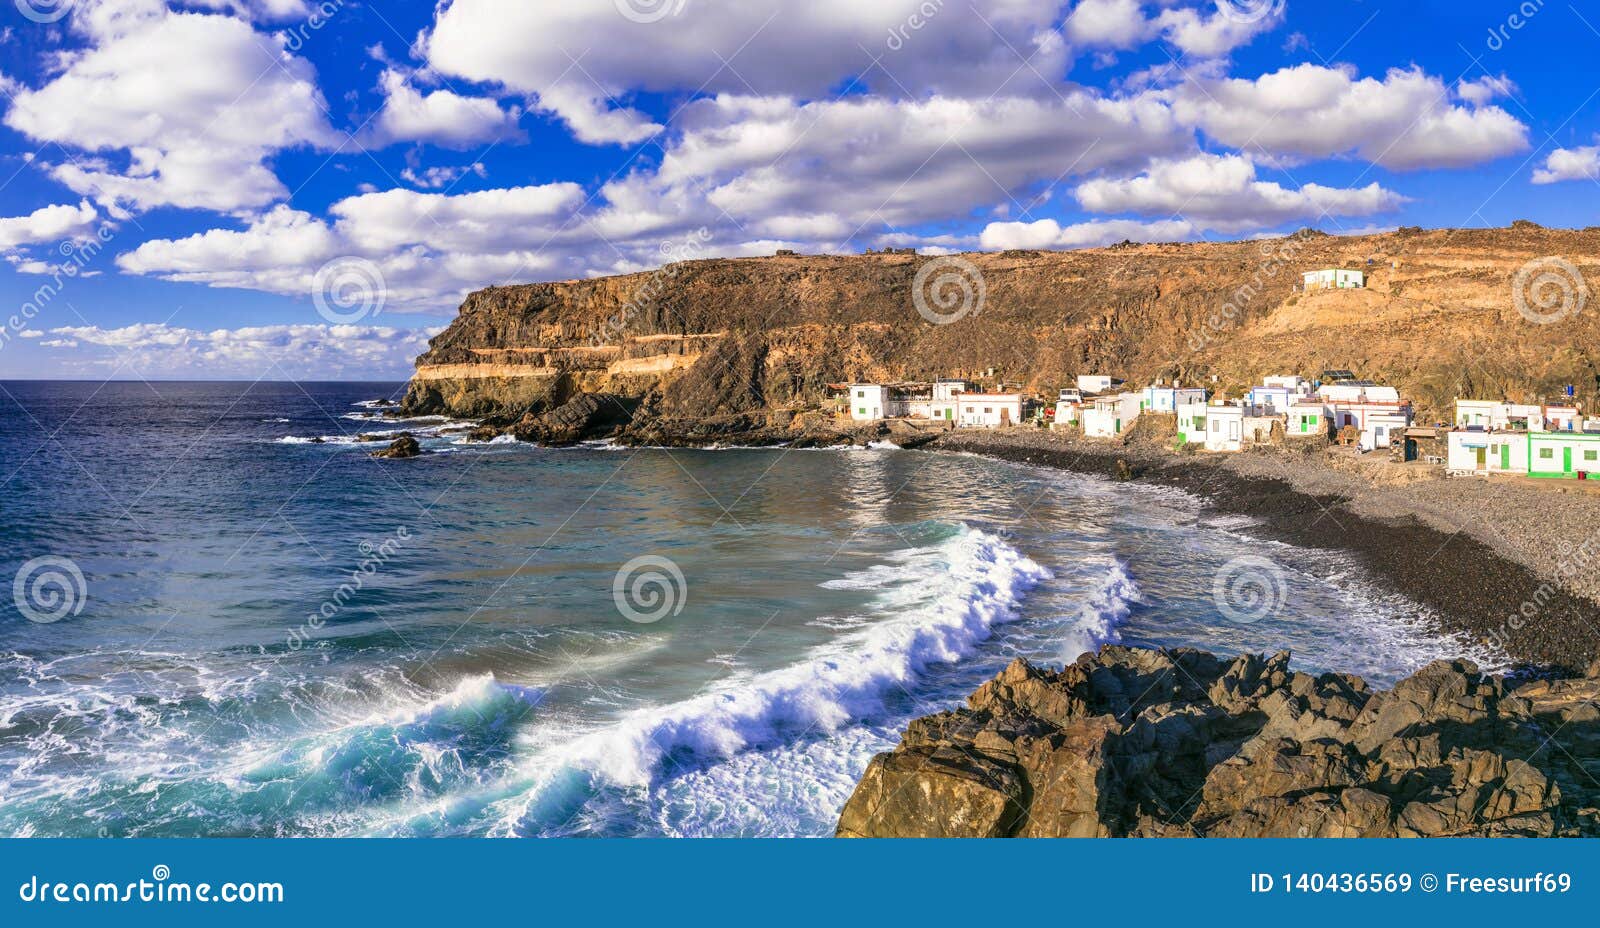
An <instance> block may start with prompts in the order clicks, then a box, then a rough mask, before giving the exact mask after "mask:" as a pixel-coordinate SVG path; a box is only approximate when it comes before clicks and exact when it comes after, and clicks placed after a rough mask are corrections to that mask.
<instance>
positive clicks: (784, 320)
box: [405, 224, 1600, 433]
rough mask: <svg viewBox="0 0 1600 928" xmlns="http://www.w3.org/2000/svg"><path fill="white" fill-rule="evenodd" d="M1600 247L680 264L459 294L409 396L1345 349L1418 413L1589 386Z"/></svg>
mask: <svg viewBox="0 0 1600 928" xmlns="http://www.w3.org/2000/svg"><path fill="white" fill-rule="evenodd" d="M1596 255H1600V230H1585V231H1566V230H1549V229H1542V228H1539V227H1536V226H1531V225H1528V224H1519V225H1518V226H1516V227H1513V228H1511V229H1475V230H1441V231H1422V230H1418V229H1409V230H1400V231H1397V232H1393V233H1388V234H1383V235H1372V236H1362V237H1332V236H1327V235H1322V234H1320V233H1315V232H1307V233H1301V234H1298V235H1295V236H1289V237H1286V238H1281V239H1271V240H1263V241H1252V242H1233V243H1204V244H1185V245H1133V244H1125V245H1122V246H1114V247H1111V248H1105V249H1097V250H1086V251H1070V252H1045V251H1010V252H1003V253H998V254H968V255H963V256H960V259H961V261H963V262H965V267H964V268H963V267H958V266H954V265H952V263H951V262H949V261H948V260H945V259H936V258H930V257H924V256H917V255H906V254H869V255H859V256H850V257H837V256H775V257H767V258H744V259H713V260H700V261H687V262H680V263H676V264H670V265H667V266H665V267H663V268H661V269H658V270H656V271H653V272H648V273H640V274H630V275H625V276H619V277H608V278H601V279H593V280H580V281H564V282H559V283H543V284H529V285H521V286H510V287H494V288H490V289H487V290H482V291H479V292H477V293H474V294H472V295H471V296H469V297H468V299H467V300H466V302H465V303H463V304H462V306H461V310H460V314H459V316H458V317H457V318H456V320H455V321H454V322H453V323H452V324H451V325H450V326H449V328H447V329H446V330H445V331H444V332H442V333H440V334H439V335H438V336H436V337H435V338H434V339H433V341H432V343H431V347H430V349H429V350H428V352H427V353H425V354H424V355H422V356H421V357H420V358H418V360H417V371H416V375H415V377H414V379H413V381H412V383H411V385H410V389H409V391H408V394H407V397H406V401H405V405H406V406H407V407H408V408H409V409H412V410H417V411H430V412H447V413H449V414H452V415H458V416H468V417H475V418H493V419H495V420H497V421H501V422H502V423H503V424H506V425H510V424H511V423H514V422H517V421H518V420H521V419H523V417H524V416H525V415H527V414H530V413H531V414H532V416H533V417H534V418H537V417H539V416H541V415H547V414H549V413H552V412H553V411H555V410H557V409H559V407H561V406H562V405H563V404H565V403H567V402H569V401H571V400H573V399H575V398H578V397H581V396H584V395H591V394H592V395H597V396H600V397H619V398H624V399H626V400H627V403H626V404H623V405H624V411H625V415H622V416H621V417H620V421H619V419H618V417H617V416H616V415H614V414H615V413H616V412H617V410H616V409H614V408H613V409H612V411H611V413H609V414H608V415H607V416H606V417H605V420H604V421H603V422H601V423H599V424H598V425H595V426H593V427H591V426H590V425H589V424H588V423H587V422H585V421H583V420H579V421H578V422H577V429H576V431H578V432H585V431H589V432H593V431H595V430H600V431H607V432H628V431H634V432H638V431H641V430H644V431H650V430H653V431H655V432H657V433H673V432H681V431H682V427H681V426H682V425H683V424H684V423H700V425H701V427H702V428H709V429H710V430H711V431H712V432H713V433H715V432H748V431H761V430H768V431H772V432H774V433H781V432H782V431H784V430H799V429H803V428H804V427H806V426H807V425H808V424H812V423H813V422H814V418H813V417H817V416H821V415H823V414H824V410H823V406H824V403H825V399H826V391H827V385H828V384H829V383H840V382H847V381H852V380H871V381H884V380H899V379H929V378H933V377H936V376H976V375H979V374H981V373H983V372H986V371H989V370H991V369H993V370H994V371H995V372H996V374H997V375H999V376H1003V377H1004V378H1005V379H1006V380H1008V381H1019V382H1021V383H1023V384H1025V385H1027V386H1028V387H1030V388H1033V389H1037V390H1041V391H1050V390H1053V389H1055V388H1056V387H1058V386H1060V385H1063V384H1067V383H1070V381H1071V378H1072V376H1073V375H1075V374H1077V373H1079V372H1083V371H1104V372H1108V373H1113V374H1117V375H1120V376H1123V377H1125V378H1127V379H1128V380H1129V381H1130V382H1135V383H1139V382H1144V381H1147V380H1151V379H1154V378H1157V377H1165V378H1168V379H1172V378H1177V379H1180V380H1182V381H1185V382H1189V383H1205V384H1207V385H1212V386H1215V387H1218V388H1221V389H1223V390H1225V391H1228V392H1229V393H1230V394H1231V395H1237V394H1238V392H1239V391H1240V390H1241V389H1242V388H1243V387H1244V386H1245V385H1247V384H1249V383H1251V382H1253V381H1254V380H1255V379H1256V378H1258V377H1260V376H1261V375H1263V374H1268V373H1272V372H1282V371H1298V372H1310V373H1315V372H1317V371H1320V370H1322V369H1325V368H1349V369H1352V370H1355V371H1357V372H1359V373H1361V374H1363V375H1365V376H1370V377H1373V378H1376V379H1380V380H1383V381H1386V382H1389V383H1393V384H1396V385H1399V386H1400V387H1402V388H1403V389H1404V390H1405V391H1406V392H1407V393H1408V394H1410V395H1412V396H1413V397H1415V398H1416V399H1417V401H1418V403H1419V406H1420V407H1421V409H1422V411H1423V414H1424V416H1425V417H1426V418H1434V417H1437V416H1439V415H1443V414H1447V413H1448V410H1449V405H1450V402H1451V401H1452V400H1453V399H1454V397H1455V396H1456V395H1457V394H1458V393H1459V394H1471V395H1481V396H1496V397H1497V396H1500V395H1501V394H1507V395H1510V396H1511V397H1513V398H1518V399H1526V400H1533V399H1537V398H1541V397H1549V396H1551V395H1553V394H1554V393H1555V392H1556V391H1557V390H1559V389H1560V387H1561V386H1562V385H1564V384H1568V383H1572V384H1576V385H1577V386H1578V390H1579V398H1580V399H1588V400H1590V401H1592V400H1593V399H1594V395H1595V393H1596V387H1597V383H1600V380H1597V378H1600V364H1597V358H1596V357H1595V355H1594V352H1595V350H1596V346H1597V345H1600V338H1597V337H1596V336H1600V323H1597V321H1596V315H1597V312H1596V310H1595V309H1592V308H1586V306H1585V304H1586V302H1587V299H1588V295H1589V294H1588V287H1587V284H1586V283H1585V282H1584V280H1583V278H1584V277H1586V276H1592V275H1593V273H1594V272H1596V271H1597V270H1600V258H1596V257H1595V256H1596ZM1550 258H1559V259H1562V261H1563V262H1565V263H1564V264H1562V263H1556V262H1552V261H1550V260H1548V259H1550ZM1330 266H1343V267H1355V268H1361V269H1364V270H1366V271H1367V272H1368V274H1369V285H1368V287H1367V288H1366V289H1365V290H1345V291H1328V292H1315V293H1299V292H1296V289H1295V288H1296V285H1297V284H1298V282H1299V280H1300V273H1301V272H1302V271H1305V270H1309V269H1313V268H1318V267H1330ZM919 272H923V273H924V277H923V279H922V280H920V281H919V279H918V274H919ZM1563 288H1565V289H1563ZM1519 293H1520V294H1522V296H1521V298H1520V303H1519V297H1518V294H1519ZM919 296H920V297H921V298H922V306H923V307H924V308H926V309H928V310H930V313H929V314H928V315H925V314H924V313H922V312H919V311H918V297H919ZM1519 305H1520V306H1521V308H1522V309H1523V310H1525V311H1522V312H1519ZM930 315H931V316H932V317H933V318H940V319H944V318H953V319H954V321H950V322H948V324H935V323H934V322H930V321H929V316H930ZM1532 320H1538V321H1532ZM1213 378H1215V380H1213ZM608 405H609V404H608ZM824 417H825V416H824ZM707 423H709V425H707ZM530 424H531V423H530ZM571 425H572V422H571V421H567V422H564V423H563V422H556V423H550V422H546V423H544V424H543V425H533V431H534V432H538V431H539V430H540V429H542V428H548V427H561V426H571ZM569 430H570V429H569Z"/></svg>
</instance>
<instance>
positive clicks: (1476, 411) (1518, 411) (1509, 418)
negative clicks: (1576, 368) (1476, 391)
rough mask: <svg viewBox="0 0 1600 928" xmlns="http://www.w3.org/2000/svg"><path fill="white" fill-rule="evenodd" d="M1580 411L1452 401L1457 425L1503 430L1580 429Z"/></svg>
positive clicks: (1556, 407)
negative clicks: (1454, 403) (1454, 404)
mask: <svg viewBox="0 0 1600 928" xmlns="http://www.w3.org/2000/svg"><path fill="white" fill-rule="evenodd" d="M1580 422H1582V413H1581V411H1580V410H1579V408H1578V407H1577V406H1568V405H1558V406H1541V405H1539V404H1537V403H1502V402H1496V401H1494V400H1462V399H1458V400H1456V426H1457V427H1458V428H1484V429H1506V430H1511V431H1519V430H1520V431H1528V432H1576V431H1580V430H1581V429H1580V425H1579V423H1580Z"/></svg>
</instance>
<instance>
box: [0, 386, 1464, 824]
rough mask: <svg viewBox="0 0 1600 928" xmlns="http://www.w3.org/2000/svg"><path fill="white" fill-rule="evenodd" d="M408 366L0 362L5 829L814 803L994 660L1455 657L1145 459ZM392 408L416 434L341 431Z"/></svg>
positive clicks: (634, 820)
mask: <svg viewBox="0 0 1600 928" xmlns="http://www.w3.org/2000/svg"><path fill="white" fill-rule="evenodd" d="M402 390H403V385H402V384H394V383H384V384H327V383H323V384H310V383H306V384H292V383H256V384H243V383H152V384H145V383H110V384H94V383H40V382H8V383H3V384H0V409H3V410H4V411H3V412H0V479H4V484H3V487H0V512H3V519H0V587H4V586H9V587H10V589H11V594H12V595H10V596H4V595H3V594H0V603H3V605H0V834H4V835H21V836H26V835H88V836H94V835H107V836H164V835H264V836H274V835H284V836H292V835H398V836H431V835H451V836H640V835H650V836H676V835H684V836H814V835H828V834H831V833H832V831H833V827H834V824H835V821H836V818H837V815H838V812H839V810H840V808H841V807H842V806H843V804H844V802H845V800H846V798H848V796H849V794H850V791H851V789H852V788H853V786H854V783H855V780H856V778H857V777H858V776H859V775H860V773H861V772H862V770H863V769H864V768H865V766H866V764H867V762H868V760H869V759H870V758H871V757H872V755H873V754H874V753H876V752H879V751H883V750H887V749H889V748H890V747H892V746H893V745H894V743H895V742H896V741H897V740H898V736H899V733H900V731H901V730H903V728H904V726H905V725H906V723H907V722H908V721H909V720H911V719H913V718H915V717H917V716H919V715H923V714H927V713H930V712H936V711H940V710H944V709H950V708H954V707H957V706H960V705H962V704H963V702H964V700H965V697H966V695H967V694H968V693H969V692H970V691H971V690H972V689H973V688H974V687H976V686H977V685H978V684H979V683H981V682H982V681H983V680H985V679H986V678H988V677H990V676H992V675H993V674H994V673H995V672H996V671H998V670H999V669H1000V668H1002V667H1003V666H1005V664H1006V663H1008V662H1009V661H1011V660H1013V659H1014V658H1017V657H1025V658H1027V659H1029V660H1032V661H1035V662H1039V663H1044V664H1053V665H1060V664H1062V663H1064V662H1069V661H1071V660H1073V659H1074V658H1075V657H1076V656H1077V655H1078V654H1079V653H1081V652H1083V651H1084V650H1087V649H1091V648H1094V647H1097V646H1098V645H1100V644H1102V643H1105V642H1122V643H1127V644H1138V645H1162V646H1194V647H1203V648H1208V649H1211V650H1215V651H1218V652H1229V653H1232V652H1239V651H1246V650H1249V651H1275V650H1278V649H1281V648H1289V649H1292V650H1293V651H1294V654H1295V664H1296V666H1297V667H1299V668H1301V669H1311V670H1340V671H1346V672H1352V673H1357V674H1361V675H1363V676H1365V677H1367V678H1368V679H1369V680H1370V681H1372V682H1374V683H1378V684H1384V683H1390V682H1393V681H1394V680H1396V679H1398V678H1399V677H1401V676H1403V675H1405V674H1406V673H1408V672H1410V671H1412V670H1414V669H1415V668H1417V667H1419V666H1421V665H1422V664H1424V663H1426V662H1428V661H1429V660H1432V659H1434V658H1437V657H1443V656H1455V655H1457V654H1463V653H1465V654H1469V655H1472V654H1473V650H1472V648H1470V647H1469V646H1468V645H1467V643H1466V642H1463V641H1460V640H1456V639H1453V638H1450V637H1447V636H1442V635H1440V634H1438V633H1436V632H1433V631H1431V630H1430V629H1431V627H1432V626H1431V624H1430V622H1429V616H1428V615H1427V613H1426V611H1425V610H1424V608H1423V607H1421V606H1419V605H1417V604H1415V603H1412V602H1409V601H1407V600H1405V599H1403V598H1400V597H1398V596H1395V595H1393V594H1388V593H1384V592H1382V591H1381V590H1379V589H1378V588H1377V587H1376V586H1375V585H1374V584H1373V583H1372V582H1371V580H1370V578H1369V577H1367V576H1366V575H1364V573H1363V570H1362V569H1361V568H1360V567H1359V566H1357V564H1356V563H1355V561H1354V559H1353V558H1347V557H1345V556H1342V555H1339V554H1330V553H1328V552H1326V551H1308V550H1301V549H1297V548H1293V547H1289V546H1286V545H1282V544H1277V543H1273V542H1270V541H1266V540H1263V539H1262V538H1259V537H1257V536H1255V535H1254V534H1253V533H1252V526H1251V523H1250V522H1249V520H1248V519H1240V518H1237V517H1232V518H1226V517H1220V516H1212V515H1208V514H1207V513H1206V512H1205V511H1204V510H1203V509H1202V507H1201V506H1200V504H1199V503H1198V502H1197V501H1196V500H1194V499H1193V498H1191V497H1188V496H1186V495H1184V494H1182V493H1179V492H1177V491H1173V490H1169V489H1163V488H1158V487H1149V486H1140V485H1126V484H1113V483H1110V482H1107V481H1104V480H1101V479H1098V478H1091V477H1084V476H1078V475H1073V474H1069V473H1065V472H1060V471H1054V470H1046V469H1038V468H1031V467H1025V466H1019V465H1014V464H1008V463H1001V462H996V461H992V460H988V459H984V458H979V457H974V456H967V455H959V454H950V453H940V452H930V451H906V450H900V449H896V448H893V447H881V448H871V449H857V450H848V451H811V450H805V451H802V450H792V451H791V450H784V449H762V450H755V449H739V448H725V449H711V450H694V451H691V450H666V449H631V448H622V447H613V446H608V445H604V444H598V445H589V446H580V447H577V448H564V449H541V448H536V447H532V446H527V445H521V444H517V443H514V442H503V441H497V442H494V443H488V444H467V443H465V441H464V438H463V432H462V431H461V429H463V428H464V427H465V426H466V425H469V423H456V422H449V421H446V420H442V419H426V420H412V421H405V422H394V421H389V420H386V419H384V418H383V416H382V410H381V407H380V406H379V405H378V401H380V400H383V399H386V398H395V397H398V396H399V395H400V393H401V391H402ZM401 428H409V429H411V430H413V431H415V432H417V433H418V434H419V436H420V437H421V438H422V444H423V447H424V448H425V449H426V450H427V452H428V453H427V454H424V455H423V456H421V457H418V458H415V459H411V460H399V461H383V460H374V459H372V458H371V457H369V455H368V452H370V451H372V450H376V449H377V448H381V447H383V445H382V444H381V443H380V444H374V443H363V442H359V441H357V440H356V436H358V435H359V434H361V433H363V432H367V433H373V432H390V433H392V432H394V431H396V430H398V429H401ZM318 438H321V439H322V441H320V442H318V441H315V439H318ZM13 581H14V582H13ZM1480 659H1481V657H1480ZM1485 663H1486V665H1487V664H1489V663H1492V662H1488V661H1486V662H1485Z"/></svg>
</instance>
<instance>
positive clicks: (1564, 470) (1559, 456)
mask: <svg viewBox="0 0 1600 928" xmlns="http://www.w3.org/2000/svg"><path fill="white" fill-rule="evenodd" d="M1580 472H1582V473H1586V474H1596V475H1600V434H1592V433H1588V432H1529V433H1528V476H1530V477H1569V478H1571V477H1577V476H1578V474H1579V473H1580Z"/></svg>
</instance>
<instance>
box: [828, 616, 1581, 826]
mask: <svg viewBox="0 0 1600 928" xmlns="http://www.w3.org/2000/svg"><path fill="white" fill-rule="evenodd" d="M1597 700H1600V680H1595V679H1581V680H1540V681H1535V682H1530V683H1525V684H1523V685H1522V686H1521V687H1520V688H1517V689H1508V684H1507V683H1506V682H1505V681H1502V680H1500V679H1497V678H1494V677H1490V676H1485V675H1483V674H1480V673H1479V672H1478V670H1477V668H1476V667H1475V666H1474V665H1473V664H1471V663H1469V662H1467V661H1461V660H1457V661H1436V662H1435V663H1433V664H1430V665H1428V666H1427V667H1424V668H1423V669H1422V670H1420V671H1418V672H1417V673H1416V674H1414V675H1413V676H1411V677H1409V678H1407V679H1405V680H1402V681H1401V682H1400V683H1398V684H1396V685H1395V687H1394V688H1393V689H1392V690H1388V691H1373V690H1371V689H1370V688H1369V687H1368V686H1367V685H1366V683H1364V682H1363V681H1362V680H1360V679H1358V678H1356V677H1352V676H1348V675H1343V674H1323V675H1321V676H1312V675H1311V674H1307V673H1296V672H1294V671H1291V670H1290V669H1289V655H1288V653H1287V652H1283V653H1279V654H1275V655H1273V656H1271V657H1263V656H1260V655H1250V654H1247V655H1242V656H1240V657H1238V658H1235V659H1234V660H1232V661H1224V660H1222V659H1219V658H1217V657H1214V656H1212V655H1210V654H1206V653H1204V652H1201V651H1194V650H1189V649H1177V650H1171V651H1167V650H1162V651H1153V650H1148V649H1142V648H1127V647H1121V646H1107V647H1105V648H1103V649H1102V650H1101V651H1100V653H1099V654H1085V655H1083V656H1082V657H1080V658H1079V659H1078V660H1077V662H1076V663H1074V664H1071V665H1069V666H1067V667H1066V668H1064V669H1063V670H1062V671H1061V672H1059V673H1054V672H1051V671H1048V670H1042V669H1039V668H1036V667H1033V666H1031V665H1029V664H1028V663H1027V662H1025V661H1022V660H1018V661H1015V662H1013V663H1012V664H1011V665H1010V666H1009V667H1007V668H1006V669H1005V670H1004V671H1002V672H1001V673H1000V675H999V676H997V677H995V678H994V679H993V680H991V681H989V682H988V683H985V684H984V685H983V686H981V687H979V688H978V690H977V691H976V692H974V693H973V694H972V696H971V697H970V698H969V699H968V701H967V708H964V709H957V710H955V711H953V712H946V713H941V714H939V715H934V716H929V717H926V718H922V719H917V720H916V721H914V722H912V723H911V725H910V726H909V727H908V728H907V729H906V733H905V736H904V738H903V739H902V740H901V743H900V745H899V746H898V747H896V748H895V749H894V750H893V751H890V752H887V753H884V754H879V755H878V756H877V757H875V758H873V760H872V763H871V764H870V765H869V766H868V768H867V771H866V773H864V774H863V775H862V778H861V782H860V783H859V784H858V785H857V787H856V790H855V793H854V794H853V795H852V796H851V797H850V801H849V802H848V803H846V805H845V808H844V811H843V812H842V813H841V815H840V817H839V827H838V834H839V835H840V836H841V837H921V836H927V837H956V836H972V837H1007V836H1016V837H1141V836H1232V837H1245V836H1250V837H1434V836H1501V835H1526V836H1544V837H1550V836H1571V835H1584V836H1600V810H1597V808H1596V806H1600V785H1597V784H1596V782H1595V780H1594V778H1593V771H1592V769H1591V768H1594V767H1596V766H1597V764H1596V761H1595V760H1594V758H1596V756H1597V755H1600V709H1597V708H1596V706H1597V704H1600V703H1597ZM1556 735H1559V740H1556V739H1555V738H1554V737H1553V736H1556Z"/></svg>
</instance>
